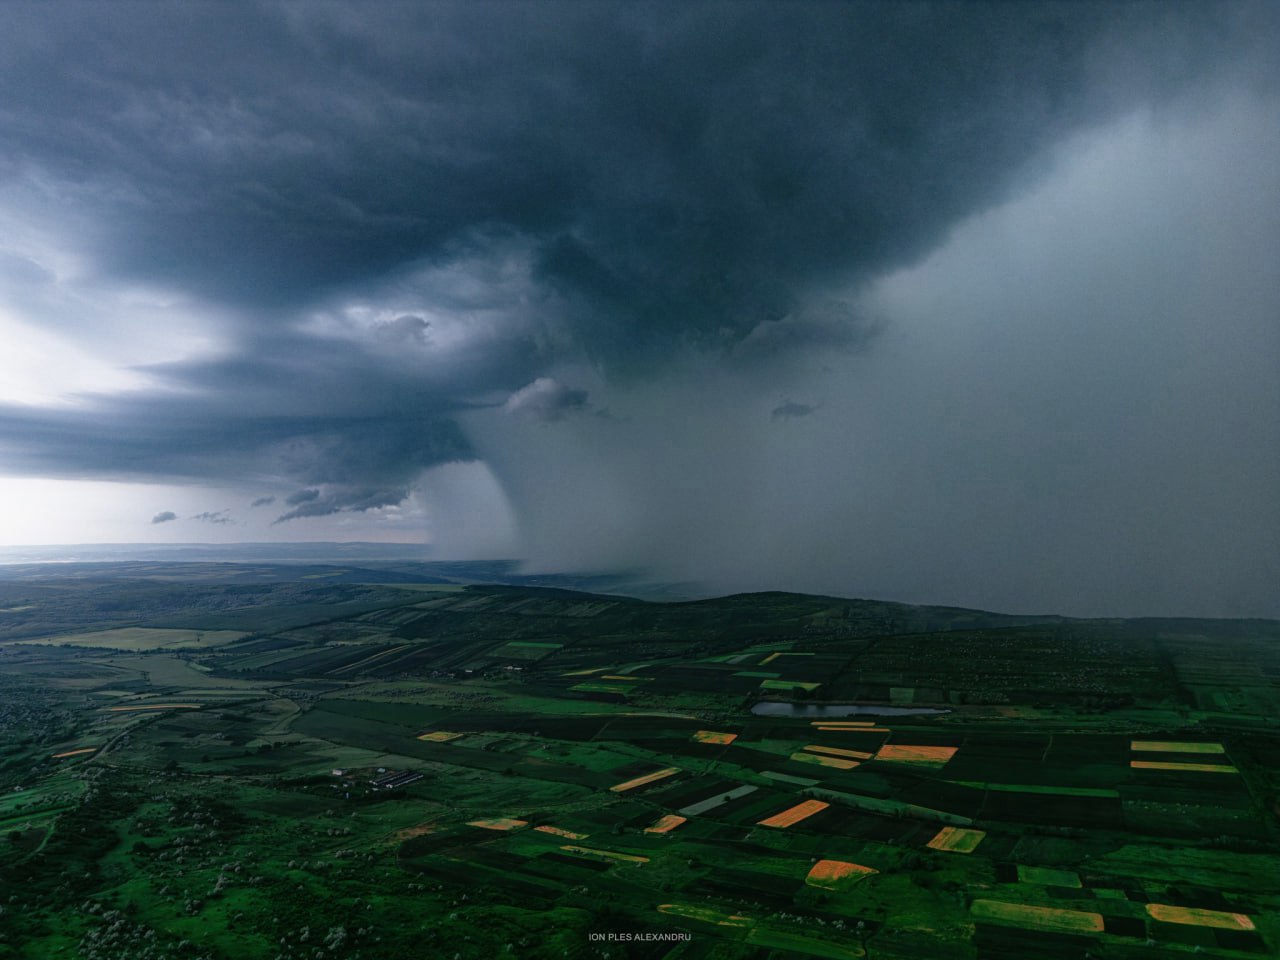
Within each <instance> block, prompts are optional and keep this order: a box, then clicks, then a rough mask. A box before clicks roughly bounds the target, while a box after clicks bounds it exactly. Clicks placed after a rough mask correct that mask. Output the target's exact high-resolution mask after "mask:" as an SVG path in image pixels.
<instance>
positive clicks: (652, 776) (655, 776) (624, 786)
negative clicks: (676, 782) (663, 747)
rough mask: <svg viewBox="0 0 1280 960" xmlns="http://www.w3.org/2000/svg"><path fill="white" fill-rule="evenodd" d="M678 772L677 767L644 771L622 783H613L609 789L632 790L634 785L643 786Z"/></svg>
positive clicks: (619, 791) (618, 790) (620, 791)
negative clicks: (650, 771)
mask: <svg viewBox="0 0 1280 960" xmlns="http://www.w3.org/2000/svg"><path fill="white" fill-rule="evenodd" d="M679 772H680V768H679V767H666V768H665V769H663V770H658V771H656V772H654V773H646V774H645V775H644V776H642V777H636V778H634V779H632V780H625V781H623V782H622V783H615V784H614V785H613V786H612V787H610V788H609V789H610V790H611V791H612V792H613V793H624V792H625V791H627V790H634V789H635V788H636V787H643V786H644V785H645V784H647V783H654V782H655V781H658V780H665V779H666V778H667V777H670V776H674V775H675V774H677V773H679Z"/></svg>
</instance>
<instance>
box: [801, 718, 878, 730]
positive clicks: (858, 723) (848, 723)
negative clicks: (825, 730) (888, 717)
mask: <svg viewBox="0 0 1280 960" xmlns="http://www.w3.org/2000/svg"><path fill="white" fill-rule="evenodd" d="M875 725H876V722H875V721H874V720H810V721H809V726H811V727H831V728H832V729H839V728H841V727H854V728H855V729H856V728H858V727H874V726H875Z"/></svg>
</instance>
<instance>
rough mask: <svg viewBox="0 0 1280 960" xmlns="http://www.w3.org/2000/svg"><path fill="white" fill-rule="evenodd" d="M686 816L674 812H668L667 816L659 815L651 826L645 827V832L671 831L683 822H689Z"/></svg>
mask: <svg viewBox="0 0 1280 960" xmlns="http://www.w3.org/2000/svg"><path fill="white" fill-rule="evenodd" d="M687 822H688V819H687V818H686V817H681V816H677V815H676V814H674V813H668V814H667V815H666V816H665V817H659V818H658V820H656V821H655V822H654V824H653V826H651V827H645V828H644V832H645V833H670V832H671V831H672V830H674V829H675V828H676V827H678V826H680V824H682V823H687Z"/></svg>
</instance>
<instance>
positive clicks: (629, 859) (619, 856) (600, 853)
mask: <svg viewBox="0 0 1280 960" xmlns="http://www.w3.org/2000/svg"><path fill="white" fill-rule="evenodd" d="M560 849H561V850H567V851H568V852H569V853H577V854H582V855H584V856H588V857H603V858H604V859H605V860H620V861H622V862H623V863H648V862H649V858H648V857H637V856H636V855H635V854H631V853H618V852H617V851H616V850H599V849H597V848H595V847H578V846H574V845H573V844H572V843H566V844H565V845H564V846H563V847H561V848H560Z"/></svg>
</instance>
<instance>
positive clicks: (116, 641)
mask: <svg viewBox="0 0 1280 960" xmlns="http://www.w3.org/2000/svg"><path fill="white" fill-rule="evenodd" d="M246 636H248V634H247V633H243V632H241V631H239V630H170V629H167V628H155V627H122V628H120V629H119V630H97V631H94V632H92V633H70V634H64V635H63V636H60V637H49V638H47V639H43V640H24V641H22V642H23V643H30V644H48V645H52V646H56V647H90V648H96V649H107V650H161V649H167V648H182V649H184V650H206V649H212V648H214V647H220V646H223V645H225V644H228V643H232V642H234V641H236V640H239V639H240V638H241V637H246Z"/></svg>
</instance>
